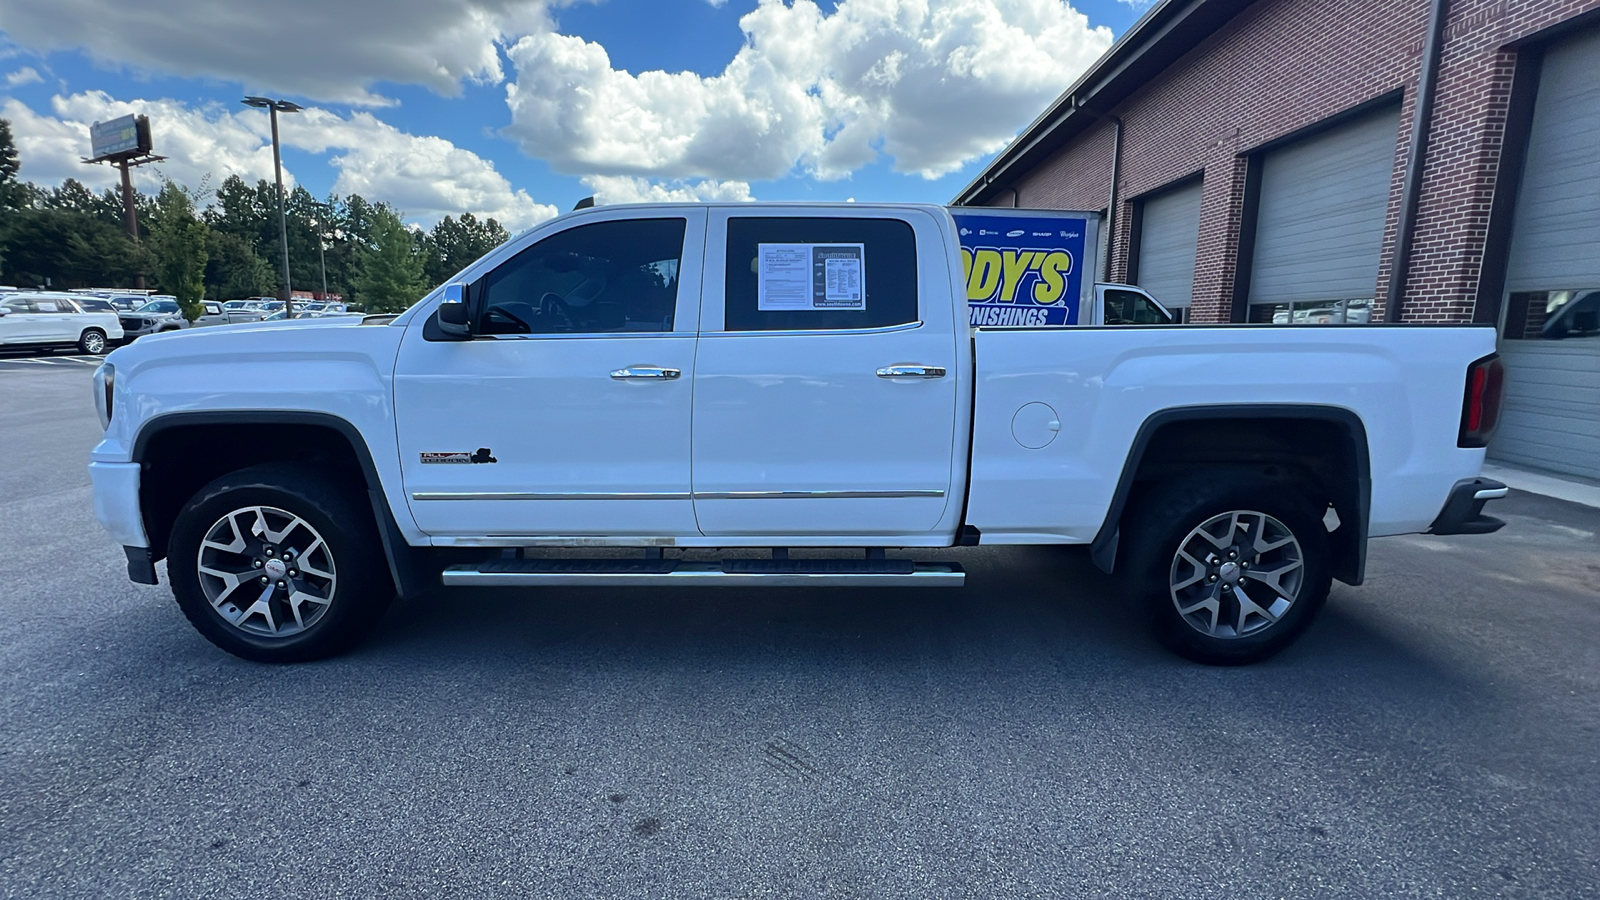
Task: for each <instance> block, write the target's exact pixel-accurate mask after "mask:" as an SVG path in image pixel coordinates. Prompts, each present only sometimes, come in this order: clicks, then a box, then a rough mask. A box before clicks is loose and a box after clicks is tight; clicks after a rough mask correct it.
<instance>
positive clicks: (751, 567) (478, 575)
mask: <svg viewBox="0 0 1600 900" xmlns="http://www.w3.org/2000/svg"><path fill="white" fill-rule="evenodd" d="M966 578H967V573H966V572H965V571H964V570H963V569H962V568H961V566H960V565H959V564H957V563H942V562H941V563H919V562H912V561H911V560H909V559H725V560H722V561H720V562H700V561H695V562H691V561H689V560H682V559H491V560H486V561H484V562H481V563H471V564H467V565H460V566H451V567H449V568H448V569H445V570H444V573H443V574H442V575H441V580H442V581H443V582H444V583H445V584H446V585H452V586H455V585H461V586H468V585H470V586H476V587H523V586H528V585H587V586H590V587H628V586H659V585H673V584H681V585H703V586H721V587H805V586H816V587H826V586H834V587H869V586H874V587H884V586H911V585H920V586H923V587H961V585H962V584H963V583H965V581H966Z"/></svg>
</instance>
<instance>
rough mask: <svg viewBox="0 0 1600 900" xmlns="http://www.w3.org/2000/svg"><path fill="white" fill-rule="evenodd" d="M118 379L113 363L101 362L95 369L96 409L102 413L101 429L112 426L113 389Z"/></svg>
mask: <svg viewBox="0 0 1600 900" xmlns="http://www.w3.org/2000/svg"><path fill="white" fill-rule="evenodd" d="M116 379H117V370H116V369H114V368H112V366H111V363H101V364H100V368H98V369H95V370H94V411H95V412H97V413H99V414H100V430H101V431H104V430H106V429H107V428H110V427H111V389H112V387H114V385H115V383H116Z"/></svg>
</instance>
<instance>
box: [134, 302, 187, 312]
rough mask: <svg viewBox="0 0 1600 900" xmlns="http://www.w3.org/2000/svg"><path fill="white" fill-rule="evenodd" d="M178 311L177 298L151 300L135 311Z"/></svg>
mask: <svg viewBox="0 0 1600 900" xmlns="http://www.w3.org/2000/svg"><path fill="white" fill-rule="evenodd" d="M177 311H178V301H176V300H151V301H150V302H149V303H146V304H145V305H143V306H141V307H139V308H138V309H137V310H135V312H142V313H175V312H177Z"/></svg>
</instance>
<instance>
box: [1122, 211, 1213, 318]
mask: <svg viewBox="0 0 1600 900" xmlns="http://www.w3.org/2000/svg"><path fill="white" fill-rule="evenodd" d="M1199 240H1200V182H1198V181H1197V182H1194V183H1193V184H1190V185H1188V186H1185V187H1180V188H1176V189H1174V190H1170V191H1163V192H1162V193H1160V194H1158V195H1156V196H1154V197H1151V198H1150V199H1148V200H1145V201H1143V202H1142V203H1141V204H1140V213H1139V257H1138V271H1137V272H1135V273H1134V280H1135V282H1136V283H1137V284H1138V285H1139V286H1140V287H1142V288H1144V289H1145V290H1146V291H1149V292H1150V294H1151V295H1153V296H1154V297H1155V298H1156V299H1157V300H1160V301H1161V304H1162V305H1163V306H1165V307H1166V308H1167V309H1170V310H1172V311H1173V312H1174V313H1178V310H1180V309H1181V310H1187V309H1188V307H1189V301H1190V300H1191V299H1192V295H1193V293H1194V249H1195V245H1196V244H1197V243H1198V242H1199ZM1178 315H1179V317H1180V320H1182V321H1187V319H1188V313H1187V312H1183V313H1178Z"/></svg>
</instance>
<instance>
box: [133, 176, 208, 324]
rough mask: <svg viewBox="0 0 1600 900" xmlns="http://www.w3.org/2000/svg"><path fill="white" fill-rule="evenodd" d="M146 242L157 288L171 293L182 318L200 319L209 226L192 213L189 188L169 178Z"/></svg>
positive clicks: (192, 200) (157, 199)
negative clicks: (181, 311)
mask: <svg viewBox="0 0 1600 900" xmlns="http://www.w3.org/2000/svg"><path fill="white" fill-rule="evenodd" d="M152 218H153V221H152V222H151V223H150V237H149V240H148V241H147V242H146V243H147V244H148V249H149V253H150V259H151V269H152V274H153V275H154V276H155V283H156V287H158V288H160V289H162V290H165V291H166V292H168V293H170V294H172V295H173V296H174V297H176V298H177V300H178V306H179V308H181V309H182V310H183V315H184V318H187V319H188V320H189V321H191V322H192V321H194V320H195V319H198V318H200V315H201V313H203V312H204V311H205V307H204V306H203V305H202V304H201V302H200V301H201V300H202V299H204V297H205V276H206V260H207V257H208V253H207V236H208V234H209V232H210V229H209V228H208V227H207V226H206V223H204V222H202V221H200V219H199V218H197V217H196V216H195V214H194V198H193V197H192V196H191V195H190V194H189V191H188V189H186V188H184V187H181V186H179V185H178V184H177V183H176V182H172V181H169V182H167V183H166V184H164V185H162V186H161V193H159V194H157V195H156V211H155V215H154V216H153V217H152Z"/></svg>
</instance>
